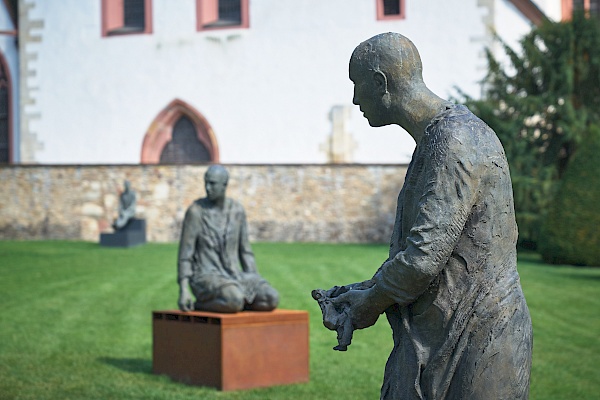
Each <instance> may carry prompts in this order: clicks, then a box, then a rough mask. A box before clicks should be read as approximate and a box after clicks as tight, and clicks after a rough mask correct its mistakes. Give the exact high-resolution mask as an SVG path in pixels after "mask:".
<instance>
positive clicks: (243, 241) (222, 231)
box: [178, 165, 279, 313]
mask: <svg viewBox="0 0 600 400" xmlns="http://www.w3.org/2000/svg"><path fill="white" fill-rule="evenodd" d="M228 180H229V173H228V172H227V170H226V169H225V168H224V167H223V166H221V165H213V166H211V167H209V168H208V170H207V171H206V174H205V175H204V182H205V188H206V197H205V198H201V199H198V200H196V201H194V203H193V204H192V205H191V206H190V207H189V208H188V210H187V212H186V213H185V218H184V221H183V228H182V231H181V240H180V243H179V261H178V282H179V288H180V290H179V302H178V305H179V309H180V310H182V311H191V310H194V309H195V310H202V311H213V312H221V313H234V312H239V311H242V310H253V311H271V310H273V309H275V308H276V307H277V305H278V303H279V294H278V293H277V291H276V290H275V289H274V288H273V287H271V286H270V285H269V283H268V282H267V281H266V280H265V279H263V278H262V277H261V276H260V275H259V274H258V270H257V268H256V263H255V260H254V254H253V253H252V249H251V248H250V242H249V241H248V232H247V224H246V214H245V212H244V208H243V207H242V205H241V204H239V203H238V202H236V201H235V200H232V199H229V198H226V197H225V191H226V189H227V183H228ZM240 265H241V269H240ZM190 287H191V290H192V292H193V294H194V296H195V298H196V302H194V301H193V299H192V294H191V292H190Z"/></svg>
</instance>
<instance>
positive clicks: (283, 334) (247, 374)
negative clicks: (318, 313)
mask: <svg viewBox="0 0 600 400" xmlns="http://www.w3.org/2000/svg"><path fill="white" fill-rule="evenodd" d="M152 315H153V320H152V322H153V326H152V332H153V345H152V347H153V357H152V370H153V372H154V373H155V374H164V375H168V376H169V377H171V378H172V379H174V380H177V381H180V382H184V383H187V384H191V385H198V386H211V387H215V388H217V389H219V390H238V389H249V388H254V387H267V386H274V385H285V384H290V383H300V382H308V313H307V312H306V311H297V310H274V311H270V312H256V311H244V312H241V313H236V314H220V313H212V312H205V311H191V312H182V311H178V310H168V311H153V312H152Z"/></svg>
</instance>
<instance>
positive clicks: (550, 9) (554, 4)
mask: <svg viewBox="0 0 600 400" xmlns="http://www.w3.org/2000/svg"><path fill="white" fill-rule="evenodd" d="M534 3H535V4H536V5H537V6H538V8H539V9H540V10H542V11H543V12H544V14H546V16H547V17H548V18H549V19H550V20H551V21H560V20H562V4H561V3H562V2H561V0H535V1H534Z"/></svg>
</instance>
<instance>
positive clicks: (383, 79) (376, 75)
mask: <svg viewBox="0 0 600 400" xmlns="http://www.w3.org/2000/svg"><path fill="white" fill-rule="evenodd" d="M373 80H374V81H375V85H376V87H377V89H379V92H380V93H381V94H383V93H386V92H387V90H388V87H387V85H388V82H387V76H385V73H384V72H383V71H380V70H377V71H375V72H373Z"/></svg>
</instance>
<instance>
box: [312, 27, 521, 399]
mask: <svg viewBox="0 0 600 400" xmlns="http://www.w3.org/2000/svg"><path fill="white" fill-rule="evenodd" d="M349 72H350V80H351V81H352V82H354V99H353V102H354V104H356V105H357V106H360V110H361V111H362V112H363V114H364V116H365V118H366V119H367V120H368V121H369V124H370V125H371V126H373V127H380V126H384V125H391V124H395V125H399V126H400V127H402V128H404V129H405V130H406V131H407V132H408V133H409V134H410V135H411V136H412V138H413V139H414V140H415V141H416V143H417V146H416V149H415V152H414V154H413V157H412V161H411V163H410V165H409V167H408V171H407V173H406V177H405V180H404V185H403V187H402V190H401V191H400V194H399V196H398V207H397V210H396V220H395V225H394V229H393V232H392V235H391V240H390V250H389V257H388V259H387V260H386V261H385V262H384V263H383V265H382V266H381V267H380V268H379V269H378V270H377V272H376V273H375V274H374V276H372V278H371V279H369V280H367V281H365V282H362V283H356V284H351V285H346V286H341V287H337V286H336V287H333V288H332V289H329V290H327V291H323V292H320V293H319V296H318V299H317V300H318V301H319V302H320V304H326V305H327V308H326V311H327V312H324V318H325V321H324V323H325V325H326V326H327V327H329V328H330V329H334V330H338V327H339V326H340V325H342V327H343V329H342V331H343V334H344V337H343V338H342V339H344V338H346V339H344V343H340V345H345V344H347V342H348V340H347V338H349V337H351V335H349V334H348V333H347V327H348V326H351V327H352V329H363V328H367V327H369V326H371V325H373V324H375V322H376V321H377V319H378V318H379V315H380V314H382V313H385V314H386V316H387V319H388V322H389V324H390V325H391V328H392V331H393V340H394V346H393V349H392V352H391V354H390V356H389V359H388V362H387V364H386V367H385V375H384V381H383V386H382V389H381V398H382V399H394V400H397V399H415V400H416V399H469V400H479V399H526V398H528V393H529V377H530V369H531V351H532V328H531V319H530V315H529V310H528V308H527V304H526V302H525V297H524V296H523V292H522V290H521V284H520V281H519V275H518V273H517V268H516V267H517V253H516V243H517V225H516V223H515V213H514V205H513V192H512V186H511V180H510V173H509V169H508V163H507V161H506V157H505V155H504V150H503V148H502V145H501V144H500V141H499V140H498V137H497V136H496V134H495V133H494V131H492V129H490V128H489V127H488V126H487V125H486V124H485V123H484V122H483V121H482V120H480V119H479V118H477V117H476V116H475V115H473V114H472V113H471V112H470V111H469V110H468V109H467V108H466V107H464V106H462V105H455V104H452V103H450V102H448V101H446V100H443V99H441V98H440V97H438V96H437V95H435V94H434V93H433V92H431V90H429V89H428V88H427V87H426V86H425V83H424V82H423V77H422V65H421V58H420V56H419V53H418V52H417V49H416V47H415V46H414V44H413V43H412V42H411V41H410V40H409V39H407V38H406V37H404V36H402V35H400V34H396V33H385V34H381V35H377V36H375V37H373V38H371V39H369V40H367V41H365V42H363V43H361V44H360V45H358V47H357V48H356V49H355V50H354V52H353V54H352V57H351V59H350V68H349ZM348 320H349V321H350V322H348ZM339 333H340V331H338V335H339ZM340 350H344V348H343V346H342V348H340ZM357 368H360V366H357Z"/></svg>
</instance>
